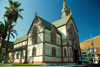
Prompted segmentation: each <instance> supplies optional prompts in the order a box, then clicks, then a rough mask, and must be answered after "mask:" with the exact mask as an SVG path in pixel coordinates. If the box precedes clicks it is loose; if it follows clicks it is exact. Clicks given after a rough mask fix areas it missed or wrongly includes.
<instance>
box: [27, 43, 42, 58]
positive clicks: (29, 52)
mask: <svg viewBox="0 0 100 67" xmlns="http://www.w3.org/2000/svg"><path fill="white" fill-rule="evenodd" d="M33 47H36V56H38V55H43V43H39V44H36V45H31V46H28V52H27V57H30V56H32V49H33Z"/></svg>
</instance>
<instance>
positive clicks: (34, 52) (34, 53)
mask: <svg viewBox="0 0 100 67" xmlns="http://www.w3.org/2000/svg"><path fill="white" fill-rule="evenodd" d="M32 56H36V47H33V50H32Z"/></svg>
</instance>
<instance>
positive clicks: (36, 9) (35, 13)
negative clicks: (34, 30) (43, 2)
mask: <svg viewBox="0 0 100 67" xmlns="http://www.w3.org/2000/svg"><path fill="white" fill-rule="evenodd" d="M36 17H37V7H36V8H35V19H36Z"/></svg>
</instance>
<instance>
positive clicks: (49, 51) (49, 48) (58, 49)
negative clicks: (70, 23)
mask: <svg viewBox="0 0 100 67" xmlns="http://www.w3.org/2000/svg"><path fill="white" fill-rule="evenodd" d="M52 47H55V48H56V56H57V57H61V47H60V46H56V45H52V44H49V43H45V55H49V56H52ZM52 60H53V59H52Z"/></svg>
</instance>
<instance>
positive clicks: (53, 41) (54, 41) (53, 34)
mask: <svg viewBox="0 0 100 67" xmlns="http://www.w3.org/2000/svg"><path fill="white" fill-rule="evenodd" d="M51 39H52V44H56V33H55V31H54V30H53V31H52V38H51Z"/></svg>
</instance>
